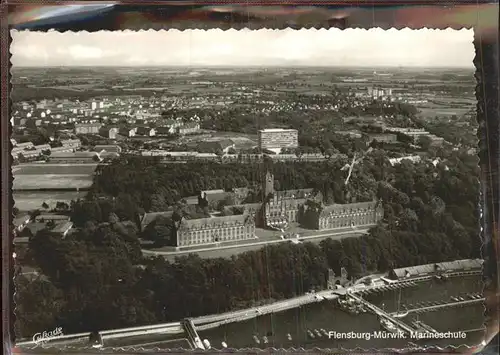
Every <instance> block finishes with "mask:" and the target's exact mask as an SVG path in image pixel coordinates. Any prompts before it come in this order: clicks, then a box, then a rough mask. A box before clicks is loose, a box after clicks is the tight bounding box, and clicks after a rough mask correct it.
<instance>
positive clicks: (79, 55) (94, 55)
mask: <svg viewBox="0 0 500 355" xmlns="http://www.w3.org/2000/svg"><path fill="white" fill-rule="evenodd" d="M68 53H69V55H70V56H71V57H72V58H73V59H98V58H102V57H103V56H104V51H103V50H102V49H100V48H97V47H90V46H82V45H79V44H76V45H74V46H71V47H69V48H68Z"/></svg>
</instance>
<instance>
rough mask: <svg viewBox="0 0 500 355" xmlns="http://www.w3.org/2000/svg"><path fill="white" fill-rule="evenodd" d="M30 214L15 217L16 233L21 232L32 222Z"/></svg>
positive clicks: (13, 222)
mask: <svg viewBox="0 0 500 355" xmlns="http://www.w3.org/2000/svg"><path fill="white" fill-rule="evenodd" d="M30 219H31V218H30V216H29V215H24V216H18V217H15V218H14V220H13V221H12V224H13V225H14V234H17V233H19V232H21V231H22V230H23V229H24V228H26V226H27V225H28V224H29V222H30Z"/></svg>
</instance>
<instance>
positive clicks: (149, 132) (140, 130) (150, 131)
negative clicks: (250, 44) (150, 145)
mask: <svg viewBox="0 0 500 355" xmlns="http://www.w3.org/2000/svg"><path fill="white" fill-rule="evenodd" d="M136 133H137V134H138V135H140V136H148V137H153V136H155V135H156V130H155V129H154V128H150V127H137V132H136Z"/></svg>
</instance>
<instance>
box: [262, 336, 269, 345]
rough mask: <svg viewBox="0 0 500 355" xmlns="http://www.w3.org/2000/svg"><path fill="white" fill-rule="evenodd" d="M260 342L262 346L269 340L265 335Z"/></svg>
mask: <svg viewBox="0 0 500 355" xmlns="http://www.w3.org/2000/svg"><path fill="white" fill-rule="evenodd" d="M262 341H263V342H264V344H267V343H269V339H268V338H267V337H266V336H265V335H264V336H263V337H262Z"/></svg>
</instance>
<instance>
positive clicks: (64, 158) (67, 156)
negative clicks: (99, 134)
mask: <svg viewBox="0 0 500 355" xmlns="http://www.w3.org/2000/svg"><path fill="white" fill-rule="evenodd" d="M101 160H102V159H101V157H100V155H99V153H96V152H74V153H54V154H52V155H51V156H50V157H49V161H50V162H51V163H96V162H100V161H101Z"/></svg>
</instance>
